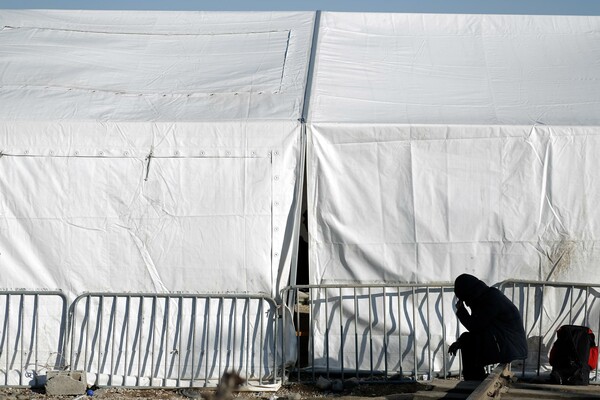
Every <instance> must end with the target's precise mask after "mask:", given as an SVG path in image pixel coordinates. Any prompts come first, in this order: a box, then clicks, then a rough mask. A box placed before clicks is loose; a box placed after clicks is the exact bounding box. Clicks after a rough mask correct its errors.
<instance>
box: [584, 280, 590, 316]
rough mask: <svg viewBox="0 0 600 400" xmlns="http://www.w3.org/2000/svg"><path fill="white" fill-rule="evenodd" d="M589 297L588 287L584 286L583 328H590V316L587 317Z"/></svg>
mask: <svg viewBox="0 0 600 400" xmlns="http://www.w3.org/2000/svg"><path fill="white" fill-rule="evenodd" d="M589 297H590V287H589V286H586V287H585V302H584V305H583V307H584V311H583V312H584V315H585V318H584V324H585V326H590V315H589V311H588V298H589Z"/></svg>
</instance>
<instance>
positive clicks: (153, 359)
mask: <svg viewBox="0 0 600 400" xmlns="http://www.w3.org/2000/svg"><path fill="white" fill-rule="evenodd" d="M157 302H158V296H152V308H151V311H150V322H151V324H150V329H148V334H149V335H150V336H151V338H152V340H151V342H152V349H151V350H150V386H153V385H152V383H153V382H154V376H155V374H156V372H157V371H156V369H155V367H154V366H155V365H156V357H155V356H156V334H155V328H156V303H157ZM148 339H150V338H148Z"/></svg>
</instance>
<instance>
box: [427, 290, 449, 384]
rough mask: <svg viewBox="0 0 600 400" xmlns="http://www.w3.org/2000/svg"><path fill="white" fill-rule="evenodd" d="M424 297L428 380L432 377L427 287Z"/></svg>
mask: <svg viewBox="0 0 600 400" xmlns="http://www.w3.org/2000/svg"><path fill="white" fill-rule="evenodd" d="M426 296H427V297H426V303H425V306H426V307H427V360H428V361H427V362H428V364H429V369H428V371H427V372H428V376H427V380H429V379H431V377H432V375H433V365H432V364H433V361H432V359H431V315H430V313H429V286H428V287H427V288H426ZM444 357H445V355H444Z"/></svg>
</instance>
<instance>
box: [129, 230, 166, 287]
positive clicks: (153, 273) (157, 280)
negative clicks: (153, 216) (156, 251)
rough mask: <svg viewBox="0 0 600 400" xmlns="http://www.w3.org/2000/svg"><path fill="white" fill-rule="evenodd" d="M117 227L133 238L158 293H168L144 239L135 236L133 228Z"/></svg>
mask: <svg viewBox="0 0 600 400" xmlns="http://www.w3.org/2000/svg"><path fill="white" fill-rule="evenodd" d="M117 226H119V227H121V228H124V229H126V230H127V232H129V235H130V236H131V239H132V240H133V243H135V246H136V248H137V250H138V252H139V253H140V256H141V257H142V260H143V262H144V266H145V267H146V271H147V272H148V275H149V276H150V279H151V281H152V284H153V285H154V289H155V290H156V291H157V292H161V293H164V292H168V289H167V287H166V286H165V284H164V283H163V281H162V279H161V277H160V274H159V273H158V270H157V269H156V265H154V260H152V257H151V256H150V252H149V251H148V248H147V247H146V244H145V243H144V241H143V240H142V239H140V238H139V237H138V236H137V235H136V234H135V232H133V231H132V230H131V228H129V227H128V226H124V225H117Z"/></svg>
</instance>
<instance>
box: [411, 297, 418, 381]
mask: <svg viewBox="0 0 600 400" xmlns="http://www.w3.org/2000/svg"><path fill="white" fill-rule="evenodd" d="M412 298H413V301H412V319H413V323H412V326H413V363H414V364H413V372H414V374H413V376H414V379H415V381H416V380H417V374H418V372H417V365H418V364H417V306H416V303H417V296H416V293H415V288H414V286H413V288H412Z"/></svg>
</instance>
